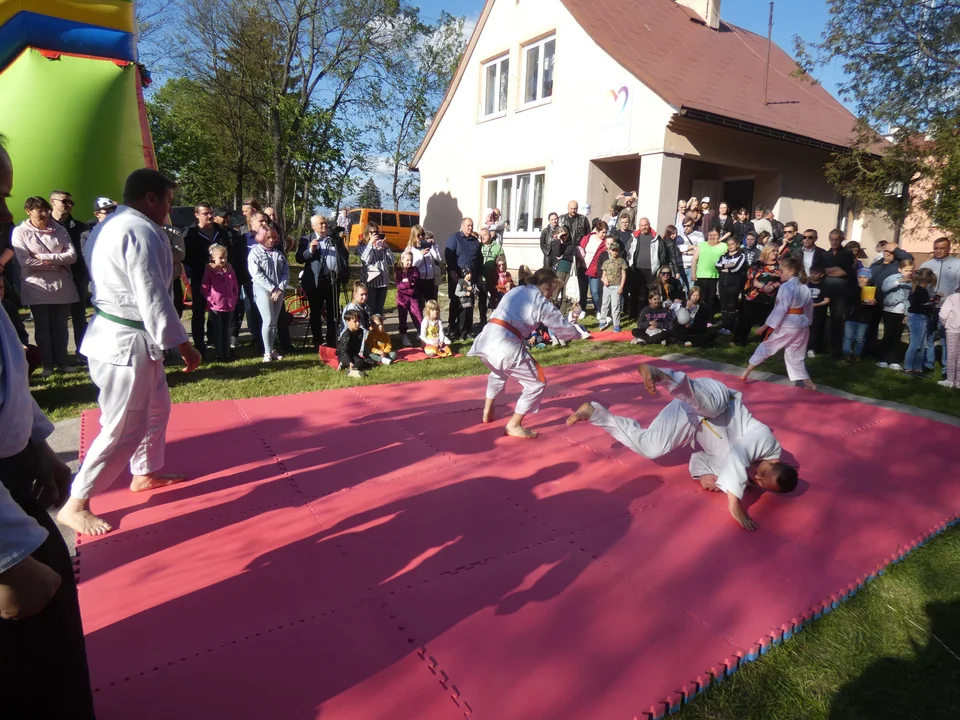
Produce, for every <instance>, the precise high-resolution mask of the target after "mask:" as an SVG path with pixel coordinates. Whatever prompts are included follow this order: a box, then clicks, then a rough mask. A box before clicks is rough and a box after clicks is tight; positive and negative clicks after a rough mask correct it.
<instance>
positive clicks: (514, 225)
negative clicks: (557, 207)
mask: <svg viewBox="0 0 960 720" xmlns="http://www.w3.org/2000/svg"><path fill="white" fill-rule="evenodd" d="M545 181H546V176H545V174H544V172H543V171H542V170H540V171H534V172H524V173H516V174H513V175H504V176H501V177H495V178H487V192H486V196H485V200H486V207H487V208H490V209H493V208H498V209H499V210H500V213H501V218H502V220H503V222H504V223H505V225H506V229H507V232H540V230H541V229H543V191H544V186H545Z"/></svg>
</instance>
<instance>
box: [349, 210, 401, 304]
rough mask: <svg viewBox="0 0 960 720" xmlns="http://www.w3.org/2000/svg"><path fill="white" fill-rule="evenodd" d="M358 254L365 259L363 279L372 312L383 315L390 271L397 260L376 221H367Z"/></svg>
mask: <svg viewBox="0 0 960 720" xmlns="http://www.w3.org/2000/svg"><path fill="white" fill-rule="evenodd" d="M357 254H359V255H360V259H361V260H362V261H363V271H362V273H361V280H363V282H365V283H366V284H367V291H368V293H369V298H368V300H367V302H368V303H369V304H370V312H371V313H372V314H373V315H383V306H384V305H385V304H386V302H387V288H388V286H389V284H390V273H391V269H392V268H393V265H394V263H395V262H396V260H395V259H394V257H393V253H392V252H391V251H390V247H389V246H388V245H387V240H386V236H385V235H384V234H383V233H382V232H380V226H379V225H377V224H376V223H375V222H370V223H367V228H366V231H365V232H364V234H363V236H362V237H361V239H360V241H359V242H358V243H357Z"/></svg>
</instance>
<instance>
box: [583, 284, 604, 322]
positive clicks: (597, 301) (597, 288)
mask: <svg viewBox="0 0 960 720" xmlns="http://www.w3.org/2000/svg"><path fill="white" fill-rule="evenodd" d="M587 280H588V281H589V284H590V297H591V298H593V307H594V309H595V310H596V311H597V317H598V318H599V317H600V308H602V307H603V282H602V281H601V280H600V278H598V277H590V276H589V275H588V276H587ZM581 307H583V306H582V305H581ZM584 310H586V308H584Z"/></svg>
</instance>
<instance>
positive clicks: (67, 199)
mask: <svg viewBox="0 0 960 720" xmlns="http://www.w3.org/2000/svg"><path fill="white" fill-rule="evenodd" d="M50 206H51V207H52V208H53V219H54V220H56V221H57V222H58V223H60V224H61V225H63V227H64V229H66V231H67V233H68V234H69V235H70V244H71V245H73V249H74V250H75V251H76V253H77V261H76V262H75V263H74V264H73V265H71V266H70V272H71V273H73V284H74V285H76V286H77V295H78V296H79V299H78V300H77V301H76V302H75V303H73V304H72V305H71V306H70V318H71V321H72V323H73V343H74V346H75V347H76V348H78V349H79V347H80V343H81V342H83V333H84V332H85V331H86V329H87V295H88V290H89V285H90V272H89V270H87V261H86V260H85V259H84V257H83V248H82V247H81V246H80V236H81V235H83V233H84V232H86V231H87V225H86V223H82V222H80V221H79V220H77V219H76V218H74V217H73V214H72V213H73V196H72V195H71V194H70V193H68V192H66V191H64V190H54V191H53V192H52V193H50Z"/></svg>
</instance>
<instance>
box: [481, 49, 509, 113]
mask: <svg viewBox="0 0 960 720" xmlns="http://www.w3.org/2000/svg"><path fill="white" fill-rule="evenodd" d="M504 63H506V65H507V66H506V71H507V74H506V77H504V76H503V70H504V67H503V64H504ZM491 67H493V68H495V73H496V74H495V77H494V83H495V87H496V92H497V95H495V96H494V100H495V101H496V100H497V99H500V100H502V101H503V107H497V108H496V109H494V110H492V111H491V112H489V113H488V112H487V70H488V69H489V68H491ZM504 85H505V86H506V87H505V89H506V92H505V93H503V92H501V91H500V89H501V88H502V87H504ZM498 105H499V103H498ZM509 105H510V53H503V54H502V55H498V56H497V57H495V58H493V59H492V60H488V61H487V62H485V63H483V64H482V65H481V66H480V120H481V121H482V120H492V119H494V118H500V117H503V116H504V115H506V114H507V107H509Z"/></svg>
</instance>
